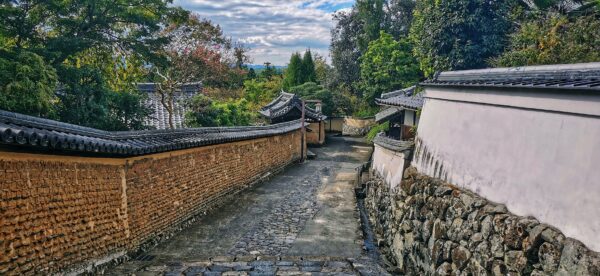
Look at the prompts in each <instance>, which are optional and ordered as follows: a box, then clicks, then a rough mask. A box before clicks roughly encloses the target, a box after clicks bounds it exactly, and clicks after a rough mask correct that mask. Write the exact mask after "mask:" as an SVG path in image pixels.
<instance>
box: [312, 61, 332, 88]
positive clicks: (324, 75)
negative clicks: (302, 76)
mask: <svg viewBox="0 0 600 276" xmlns="http://www.w3.org/2000/svg"><path fill="white" fill-rule="evenodd" d="M314 62H315V77H316V79H315V80H316V82H317V83H318V84H320V85H324V86H327V84H329V83H330V78H331V77H332V75H333V68H331V66H330V65H329V64H327V61H325V58H324V57H323V56H321V55H319V54H315V58H314Z"/></svg>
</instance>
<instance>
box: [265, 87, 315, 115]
mask: <svg viewBox="0 0 600 276" xmlns="http://www.w3.org/2000/svg"><path fill="white" fill-rule="evenodd" d="M293 111H296V112H297V113H301V112H302V100H301V99H300V98H299V97H298V96H296V95H295V94H291V93H286V92H281V94H279V96H278V97H277V98H275V99H274V100H273V101H271V102H270V103H269V104H267V105H265V106H264V107H263V108H261V109H260V111H259V112H260V114H262V115H263V116H265V117H267V118H269V119H270V120H274V119H277V118H280V117H283V116H285V115H287V114H290V113H291V112H293ZM305 111H306V112H305V116H306V118H307V119H309V120H312V121H322V120H325V119H327V116H325V115H323V114H322V113H321V112H317V111H316V110H314V109H312V108H310V107H308V106H305ZM298 118H299V117H298Z"/></svg>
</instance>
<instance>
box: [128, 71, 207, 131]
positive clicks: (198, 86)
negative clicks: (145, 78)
mask: <svg viewBox="0 0 600 276" xmlns="http://www.w3.org/2000/svg"><path fill="white" fill-rule="evenodd" d="M137 87H138V90H139V91H140V92H142V93H147V94H148V99H147V100H146V105H147V106H149V107H151V108H152V109H153V110H154V114H152V115H151V116H150V117H148V118H147V119H146V121H145V122H144V124H146V125H148V126H151V127H154V128H156V129H167V128H169V112H167V110H166V109H165V107H164V106H163V105H162V103H161V95H160V93H158V92H157V84H156V83H138V84H137ZM201 92H202V82H193V83H186V84H183V85H181V86H180V87H179V88H178V90H177V91H176V93H175V99H174V100H175V101H174V104H175V108H174V112H173V124H174V126H175V128H182V127H184V125H183V124H184V120H185V113H186V112H187V108H186V106H185V101H186V100H187V99H189V98H191V97H193V96H195V95H196V94H198V93H201Z"/></svg>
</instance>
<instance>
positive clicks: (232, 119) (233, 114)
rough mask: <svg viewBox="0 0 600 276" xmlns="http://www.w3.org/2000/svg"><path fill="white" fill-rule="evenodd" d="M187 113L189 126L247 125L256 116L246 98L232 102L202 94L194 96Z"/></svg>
mask: <svg viewBox="0 0 600 276" xmlns="http://www.w3.org/2000/svg"><path fill="white" fill-rule="evenodd" d="M188 107H189V108H190V110H191V111H190V112H188V113H187V114H186V125H187V126H189V127H212V126H245V125H249V124H250V123H251V122H252V119H253V118H254V117H255V116H256V113H255V112H252V111H251V110H250V108H249V106H248V102H247V101H246V100H245V99H240V100H238V101H230V102H219V101H215V100H212V99H210V98H208V97H206V96H204V95H202V94H199V95H196V96H194V97H193V98H192V99H191V101H190V102H189V104H188Z"/></svg>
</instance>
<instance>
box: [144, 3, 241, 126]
mask: <svg viewBox="0 0 600 276" xmlns="http://www.w3.org/2000/svg"><path fill="white" fill-rule="evenodd" d="M162 35H163V36H164V37H167V38H169V39H172V42H171V43H170V44H169V45H168V46H167V47H165V49H164V50H163V56H165V57H166V58H167V62H166V63H165V64H156V65H155V66H154V68H153V73H154V74H155V79H156V81H157V92H158V93H159V94H160V96H161V104H162V105H163V107H164V108H165V110H166V111H167V113H168V118H169V127H170V128H173V127H174V124H173V112H174V107H175V102H174V101H175V94H176V93H177V90H178V89H179V87H180V86H182V85H183V84H185V83H190V82H202V83H203V85H204V86H208V87H217V88H227V89H240V88H241V86H242V84H243V80H244V78H245V77H244V76H245V71H244V70H243V69H242V65H243V62H245V61H246V60H248V58H247V56H246V54H245V51H246V49H245V48H244V47H243V46H242V45H240V44H235V43H233V42H232V41H231V39H230V38H227V37H225V36H224V35H223V32H222V30H221V28H220V27H219V26H218V25H214V24H212V22H210V21H208V20H205V19H202V18H200V17H199V16H198V15H195V14H191V15H190V17H189V18H188V19H187V20H186V21H184V22H177V23H174V24H172V25H171V26H169V27H167V28H166V29H165V31H164V32H163V34H162Z"/></svg>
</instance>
